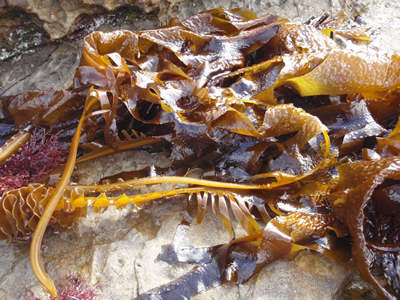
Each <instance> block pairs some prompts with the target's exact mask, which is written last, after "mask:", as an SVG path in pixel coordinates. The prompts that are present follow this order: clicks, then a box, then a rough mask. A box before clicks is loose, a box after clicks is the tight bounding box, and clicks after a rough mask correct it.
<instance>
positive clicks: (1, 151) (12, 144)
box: [0, 130, 31, 164]
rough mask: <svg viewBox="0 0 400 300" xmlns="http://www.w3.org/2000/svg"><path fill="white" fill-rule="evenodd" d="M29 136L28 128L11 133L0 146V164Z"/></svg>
mask: <svg viewBox="0 0 400 300" xmlns="http://www.w3.org/2000/svg"><path fill="white" fill-rule="evenodd" d="M30 137H31V133H30V132H29V131H28V130H23V131H20V132H18V133H17V134H15V135H13V136H12V137H11V138H10V139H9V140H8V141H7V142H5V144H4V145H3V146H1V147H0V164H2V163H3V162H4V161H5V160H6V159H7V158H9V157H10V156H11V155H13V154H14V153H15V152H16V151H17V150H18V149H19V147H21V146H22V145H23V144H25V143H26V142H27V141H28V140H29V138H30Z"/></svg>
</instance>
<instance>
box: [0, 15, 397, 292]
mask: <svg viewBox="0 0 400 300" xmlns="http://www.w3.org/2000/svg"><path fill="white" fill-rule="evenodd" d="M339 23H340V18H337V19H334V20H330V21H326V20H325V19H323V20H321V21H317V22H314V24H307V25H306V24H292V23H290V22H289V21H288V20H286V19H283V18H279V17H276V16H272V15H266V16H263V17H257V16H256V15H255V14H253V13H252V12H250V11H247V10H244V9H236V10H231V11H225V10H222V9H214V10H211V11H205V12H202V13H200V14H198V15H195V16H192V17H190V18H188V19H187V20H184V21H179V20H172V21H171V22H170V24H169V25H168V26H165V27H162V28H158V29H154V30H145V31H138V32H130V31H112V32H93V33H92V34H90V35H88V36H87V37H86V38H85V40H84V46H83V51H82V58H81V63H80V66H79V67H78V68H77V70H76V73H75V77H74V80H73V84H72V86H71V87H70V88H68V89H65V90H59V91H54V90H49V91H40V92H32V93H27V94H22V95H16V96H11V97H6V98H3V99H2V102H1V104H2V114H1V115H4V118H3V119H1V123H0V137H1V140H4V141H6V142H5V143H4V144H3V146H2V147H1V152H0V162H1V166H0V171H1V173H0V174H1V175H2V176H3V177H5V178H8V177H10V176H16V177H15V178H23V180H22V179H21V181H20V182H19V181H18V182H17V181H16V180H12V181H10V180H9V181H4V182H11V183H7V184H8V185H6V184H5V183H2V184H3V185H2V186H0V188H1V189H0V190H1V191H2V195H1V200H0V203H1V206H0V237H1V238H4V239H8V240H10V241H16V240H31V263H32V269H33V271H34V272H35V274H36V276H37V277H38V279H39V280H40V282H42V284H43V285H44V286H45V287H46V288H47V289H48V290H49V292H50V294H51V295H52V296H53V297H57V291H56V290H55V288H54V284H53V282H52V280H51V279H50V278H49V277H48V276H47V274H46V272H45V271H44V269H43V267H42V265H41V262H40V251H39V249H40V245H41V241H42V237H43V234H44V232H45V229H46V228H47V226H48V225H52V226H64V227H69V226H71V225H72V224H73V222H74V220H75V219H76V218H78V217H81V216H82V215H83V214H84V212H85V208H86V207H89V206H93V207H96V208H104V207H108V206H110V205H115V206H117V207H123V206H125V205H127V204H134V205H142V204H144V203H146V202H148V201H151V200H153V199H160V198H167V197H176V196H182V195H183V196H184V197H186V198H187V199H188V203H189V204H190V205H189V207H190V206H191V205H192V206H193V205H195V207H196V211H197V212H196V213H195V214H194V213H193V210H190V209H189V210H190V212H191V215H192V216H193V217H196V218H197V222H201V221H202V218H203V217H204V215H205V214H206V211H207V206H211V211H212V212H213V213H214V214H215V215H217V216H219V217H220V218H221V220H222V222H223V223H224V225H225V226H226V228H227V230H228V231H230V232H232V227H231V221H232V220H236V221H237V222H239V223H240V224H241V225H242V226H243V228H244V229H245V230H246V232H247V233H248V235H247V236H244V237H237V236H234V235H233V239H232V240H231V241H230V242H229V243H227V244H224V245H218V246H214V247H211V248H207V249H193V250H192V252H189V253H187V252H186V253H185V255H182V254H179V253H176V249H173V248H169V250H168V249H167V250H166V251H167V252H166V253H163V254H162V255H161V257H164V259H165V260H169V261H180V262H197V263H199V264H200V266H199V267H197V268H195V269H193V271H192V272H190V273H188V274H186V275H185V276H183V277H182V278H180V279H179V280H177V281H176V282H173V283H171V284H170V285H167V286H163V287H160V288H158V289H156V290H153V291H149V292H148V293H146V294H143V295H141V296H140V298H143V299H146V298H151V297H153V296H155V295H157V296H160V297H161V298H164V299H179V298H184V297H190V296H192V295H194V294H196V293H198V292H201V291H202V290H204V288H211V287H213V286H215V285H217V284H220V283H221V282H226V281H230V282H238V283H241V282H245V281H246V280H248V279H249V278H250V277H251V276H252V275H253V274H255V273H256V272H257V271H258V270H259V269H260V268H262V267H263V266H265V265H266V264H268V263H270V262H272V261H274V260H276V259H279V258H292V257H294V256H295V255H296V254H297V253H298V252H299V251H302V250H305V249H308V250H309V251H318V252H321V253H323V254H325V255H327V256H330V257H334V258H336V259H338V260H342V261H343V260H345V261H348V260H352V261H354V263H355V264H356V265H357V267H358V269H359V271H360V273H361V276H362V278H363V279H364V280H366V281H367V282H368V283H370V284H371V286H373V287H374V289H375V290H376V292H377V294H378V295H379V296H381V297H384V298H388V299H395V298H398V297H399V296H400V274H399V271H398V270H399V265H400V236H399V234H400V223H399V221H398V219H399V213H400V185H399V183H400V157H399V156H398V155H399V151H400V139H399V137H400V133H399V131H400V123H398V122H397V119H398V115H399V111H400V110H399V100H400V98H399V84H400V76H399V75H400V57H399V56H398V55H397V54H393V53H389V52H385V51H381V50H379V51H378V50H374V49H370V48H367V47H366V45H367V44H368V41H369V40H368V37H366V36H365V35H363V34H362V32H356V31H354V32H343V31H341V30H339V29H336V26H337V24H339ZM336 37H338V38H339V37H340V39H341V42H340V43H337V42H336ZM396 122H397V123H396ZM35 128H37V129H35ZM43 128H45V129H43ZM40 134H42V135H44V136H43V137H40V136H39V137H38V135H40ZM52 135H53V137H51V136H52ZM49 136H50V137H49ZM46 139H50V141H51V145H52V146H50V147H45V146H44V145H45V144H46V143H44V142H43V141H47V140H46ZM41 141H42V142H41ZM68 143H69V150H68V151H66V147H65V145H68ZM27 145H28V146H29V147H27ZM138 147H144V149H147V151H152V152H162V153H168V155H169V159H170V161H171V167H170V168H168V170H160V171H159V172H158V173H159V175H157V176H152V177H148V172H146V170H143V172H136V173H124V174H119V175H117V176H115V177H114V178H108V179H107V180H105V181H103V182H101V183H99V184H97V185H90V186H88V185H79V183H71V182H70V177H71V174H72V171H73V169H74V166H75V165H76V164H78V163H80V162H83V161H88V160H91V159H95V158H97V157H100V156H104V155H108V154H111V153H115V152H117V151H125V150H128V149H133V148H138ZM29 149H31V150H29ZM32 149H34V150H32ZM46 151H47V152H46ZM67 152H69V154H68V155H67V154H66V153H67ZM37 153H42V154H43V153H52V154H53V155H52V156H50V155H37ZM28 155H30V156H29V157H33V158H34V159H37V160H44V159H46V158H49V157H51V158H52V159H53V160H52V163H51V162H49V163H46V168H45V169H41V168H40V164H31V163H29V162H26V160H24V159H23V158H24V157H26V156H28ZM60 165H61V167H60ZM49 166H52V167H49ZM5 169H7V170H8V171H7V172H8V173H7V172H6V171H5ZM190 170H197V171H198V172H197V174H201V176H200V177H190V176H189V175H184V174H191V173H190V172H189V171H190ZM57 172H58V173H62V174H61V179H60V180H59V182H58V183H57V184H51V182H50V181H49V180H48V179H49V175H50V174H54V173H57ZM10 174H13V175H10ZM118 177H121V178H122V179H121V178H120V179H119V180H115V179H117V178H118ZM158 183H179V184H180V185H179V186H180V188H175V189H165V190H160V191H157V192H153V193H147V194H137V193H135V191H134V187H136V186H142V185H153V184H158ZM349 241H351V242H349ZM343 244H346V245H347V246H348V247H347V248H346V247H343V246H340V247H338V245H343ZM350 248H351V250H350ZM191 254H192V256H191ZM200 287H201V288H200Z"/></svg>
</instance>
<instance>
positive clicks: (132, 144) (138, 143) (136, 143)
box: [76, 137, 160, 163]
mask: <svg viewBox="0 0 400 300" xmlns="http://www.w3.org/2000/svg"><path fill="white" fill-rule="evenodd" d="M159 141H160V139H159V138H153V137H149V138H144V139H140V140H132V141H125V142H123V143H121V144H120V145H118V146H117V147H115V148H113V147H111V146H105V147H104V148H102V149H100V150H98V151H95V152H93V153H89V154H87V155H83V156H82V157H80V158H79V159H78V160H77V161H76V162H77V163H81V162H84V161H88V160H91V159H95V158H99V157H102V156H106V155H109V154H112V153H116V152H122V151H126V150H130V149H134V148H138V147H142V146H146V145H151V144H154V143H157V142H159Z"/></svg>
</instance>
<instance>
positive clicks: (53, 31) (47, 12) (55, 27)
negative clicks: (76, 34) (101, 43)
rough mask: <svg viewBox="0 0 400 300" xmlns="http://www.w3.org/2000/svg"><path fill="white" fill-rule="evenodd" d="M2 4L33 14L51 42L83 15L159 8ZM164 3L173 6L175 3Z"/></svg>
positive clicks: (144, 2) (144, 0) (97, 0)
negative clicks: (122, 9)
mask: <svg viewBox="0 0 400 300" xmlns="http://www.w3.org/2000/svg"><path fill="white" fill-rule="evenodd" d="M4 2H5V1H4ZM4 2H3V4H1V2H0V8H1V7H3V9H8V8H9V7H18V8H20V9H23V10H24V11H25V12H26V13H29V14H35V15H36V16H37V18H38V19H39V20H40V21H41V22H42V23H43V28H44V29H45V30H46V32H47V33H48V34H49V36H50V38H51V39H52V40H55V39H59V38H61V37H63V36H65V35H66V34H67V33H68V32H71V31H73V30H74V25H75V21H76V19H77V18H78V17H79V16H81V15H83V14H87V15H93V14H99V13H104V12H105V11H106V10H108V11H110V10H114V9H116V8H119V7H124V6H127V5H132V4H134V5H135V6H136V7H139V8H141V9H143V10H144V12H146V13H149V12H152V11H154V10H156V9H157V8H159V7H160V0H157V1H153V0H137V1H129V0H74V1H69V0H61V1H60V0H44V1H37V0H17V1H13V2H10V3H8V5H7V2H5V3H4ZM166 2H167V3H171V4H173V3H175V2H177V1H174V0H172V1H166Z"/></svg>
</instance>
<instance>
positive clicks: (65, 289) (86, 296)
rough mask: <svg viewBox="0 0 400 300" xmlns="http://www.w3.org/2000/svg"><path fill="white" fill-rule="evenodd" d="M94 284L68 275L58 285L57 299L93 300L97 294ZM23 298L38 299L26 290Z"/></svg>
mask: <svg viewBox="0 0 400 300" xmlns="http://www.w3.org/2000/svg"><path fill="white" fill-rule="evenodd" d="M96 288H97V286H96V285H94V286H93V285H89V284H86V283H85V282H83V281H82V280H81V279H80V278H78V277H76V276H73V275H69V276H67V277H66V278H65V279H64V281H63V282H62V283H61V284H60V285H59V286H58V288H57V291H58V296H59V300H93V299H95V297H96V296H97V295H98V294H97V293H96ZM23 299H24V300H40V298H38V297H36V296H35V294H34V293H33V292H32V291H31V290H28V291H27V292H26V294H25V295H24V297H23Z"/></svg>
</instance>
